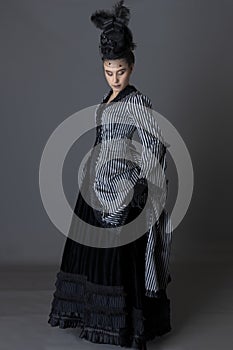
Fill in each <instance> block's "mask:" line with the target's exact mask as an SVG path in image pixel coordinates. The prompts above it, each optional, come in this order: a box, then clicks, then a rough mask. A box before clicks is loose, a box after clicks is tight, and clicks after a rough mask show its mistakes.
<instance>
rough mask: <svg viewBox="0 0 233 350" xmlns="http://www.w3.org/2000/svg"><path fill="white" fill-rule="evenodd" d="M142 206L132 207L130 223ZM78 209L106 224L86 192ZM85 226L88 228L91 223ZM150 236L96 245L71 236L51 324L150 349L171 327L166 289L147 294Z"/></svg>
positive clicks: (58, 279)
mask: <svg viewBox="0 0 233 350" xmlns="http://www.w3.org/2000/svg"><path fill="white" fill-rule="evenodd" d="M140 210H141V209H139V208H137V207H135V206H134V207H132V208H131V209H130V211H129V216H128V218H127V222H129V221H131V220H133V219H134V218H135V217H137V215H139V213H140ZM74 212H75V214H76V215H78V216H79V217H80V218H81V219H82V220H83V221H85V222H87V223H88V224H91V225H94V226H97V227H100V226H101V225H100V223H99V221H97V220H96V217H95V215H94V212H93V208H91V207H90V206H89V205H88V204H87V203H86V202H85V200H84V198H83V197H82V195H81V193H80V192H79V194H78V198H77V201H76V205H75V209H74ZM83 227H85V229H86V230H88V225H86V226H83V225H82V227H80V229H84V228H83ZM77 229H78V228H77ZM147 238H148V237H147V232H145V233H144V234H143V235H142V236H140V238H138V239H136V240H135V241H133V242H130V243H128V244H125V245H122V246H118V247H113V248H96V247H90V246H87V245H83V244H80V243H78V242H77V241H74V240H72V239H71V238H69V237H67V239H66V241H65V245H64V250H63V255H62V261H61V265H60V270H59V271H58V272H57V275H56V280H55V291H54V293H53V298H52V303H51V310H50V314H49V319H48V323H49V324H50V325H51V326H53V327H55V326H58V327H60V328H75V327H78V328H81V331H80V333H79V337H80V338H84V339H86V340H88V341H90V342H93V343H102V344H111V345H118V346H122V347H129V348H134V349H142V348H143V349H145V346H146V345H145V344H146V342H147V341H148V340H153V339H154V338H155V337H156V336H162V335H163V334H165V333H167V332H169V331H170V330H171V323H170V300H169V298H168V297H167V293H166V290H164V289H161V290H159V292H158V294H157V297H153V298H152V297H147V296H145V250H146V243H147ZM143 346H144V347H143Z"/></svg>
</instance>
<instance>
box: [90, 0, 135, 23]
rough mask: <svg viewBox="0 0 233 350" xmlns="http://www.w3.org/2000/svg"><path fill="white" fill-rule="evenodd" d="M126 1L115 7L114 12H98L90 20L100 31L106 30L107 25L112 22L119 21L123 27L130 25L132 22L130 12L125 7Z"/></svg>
mask: <svg viewBox="0 0 233 350" xmlns="http://www.w3.org/2000/svg"><path fill="white" fill-rule="evenodd" d="M123 3H124V0H120V1H118V2H117V3H116V4H115V5H114V6H113V11H108V10H97V11H95V12H94V13H93V14H92V15H91V17H90V19H91V21H92V22H93V23H94V24H95V26H96V27H97V28H99V29H105V27H106V25H107V24H108V23H110V22H114V21H115V20H117V21H118V22H121V23H122V24H123V25H128V23H129V20H130V10H129V9H128V8H127V7H126V6H123Z"/></svg>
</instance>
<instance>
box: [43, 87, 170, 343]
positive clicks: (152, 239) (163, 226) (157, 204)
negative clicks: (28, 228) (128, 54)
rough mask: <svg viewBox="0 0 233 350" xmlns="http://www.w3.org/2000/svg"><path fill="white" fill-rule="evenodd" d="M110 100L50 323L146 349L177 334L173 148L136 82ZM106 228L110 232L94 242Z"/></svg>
mask: <svg viewBox="0 0 233 350" xmlns="http://www.w3.org/2000/svg"><path fill="white" fill-rule="evenodd" d="M111 94H112V89H110V90H108V91H107V92H106V93H105V94H104V96H103V98H102V100H101V103H100V104H99V105H98V107H97V108H96V110H95V122H96V128H95V131H96V138H95V143H94V147H93V149H92V150H91V153H90V155H89V157H88V159H87V161H86V163H85V165H84V167H83V170H82V177H81V186H80V188H79V189H80V191H79V192H78V197H77V200H76V204H75V208H74V211H73V212H74V218H77V217H78V218H79V220H75V219H74V220H73V221H72V223H71V226H70V232H69V235H68V236H67V239H66V241H65V246H64V251H63V256H62V261H61V265H60V270H59V271H58V272H57V274H56V282H55V291H54V293H53V297H52V303H51V311H50V314H49V319H48V323H50V325H51V326H53V327H54V326H58V327H60V328H71V327H73V328H75V327H78V328H81V331H80V334H79V337H80V338H84V339H86V340H88V341H90V342H93V343H102V344H112V345H118V346H122V347H129V348H135V349H142V348H143V349H145V347H146V345H145V344H146V342H147V341H148V340H152V339H154V338H155V337H156V336H162V335H163V334H165V333H167V332H169V331H170V330H171V323H170V299H169V298H168V296H167V292H166V287H167V285H168V283H169V282H170V281H171V276H170V271H169V257H170V249H171V240H172V239H171V238H172V225H171V220H170V216H169V213H168V212H167V210H166V209H165V208H164V203H165V201H166V198H167V188H168V180H167V179H166V177H164V176H162V175H163V174H164V171H165V169H166V166H167V163H166V148H167V147H169V146H170V145H169V144H168V143H166V142H165V140H164V138H163V136H162V133H161V130H160V128H159V126H158V123H157V122H156V118H155V115H154V114H153V110H152V104H151V101H150V99H149V97H147V96H146V95H144V94H143V93H141V92H140V91H139V90H138V89H137V88H136V87H135V86H134V85H130V84H128V85H127V86H126V87H125V88H124V89H122V90H121V91H120V92H119V93H118V95H117V96H116V97H115V98H114V99H113V100H111V102H109V103H107V102H108V100H109V98H110V96H111ZM135 132H136V136H138V139H139V142H138V143H137V142H136V144H139V146H141V150H140V151H138V149H137V147H136V146H135V142H133V135H135ZM161 174H162V175H161ZM129 195H130V196H129ZM126 199H127V200H126ZM139 215H141V216H140V220H138V218H139ZM134 222H135V224H134ZM129 223H130V224H131V226H127V224H129ZM125 227H126V228H127V227H130V228H129V229H125ZM100 229H103V232H105V233H106V232H107V234H108V235H106V236H103V237H102V240H101V239H100V241H98V238H100V235H101V232H102V231H101V232H100ZM95 230H96V231H95ZM108 230H109V231H108ZM90 237H94V239H93V241H92V242H90V240H91V239H90ZM87 238H88V239H87ZM85 239H87V240H86V241H85ZM88 240H89V241H88ZM93 242H95V244H94V243H93ZM98 244H99V245H98ZM143 346H144V347H143Z"/></svg>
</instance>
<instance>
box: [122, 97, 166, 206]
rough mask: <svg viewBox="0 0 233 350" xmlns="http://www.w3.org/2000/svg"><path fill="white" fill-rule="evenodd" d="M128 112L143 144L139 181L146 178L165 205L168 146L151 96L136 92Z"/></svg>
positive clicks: (156, 195) (154, 193) (154, 194)
mask: <svg viewBox="0 0 233 350" xmlns="http://www.w3.org/2000/svg"><path fill="white" fill-rule="evenodd" d="M128 112H129V115H130V116H131V120H132V123H133V124H134V125H135V127H136V130H137V132H138V136H139V138H140V141H141V144H142V151H141V158H140V160H139V164H138V165H139V167H140V173H139V183H140V179H141V181H142V182H144V180H145V179H146V180H147V181H149V182H150V185H151V186H152V188H151V189H153V195H152V197H153V198H154V199H155V198H156V199H158V198H159V199H160V202H161V204H162V205H163V206H164V205H165V201H166V193H167V183H168V181H167V180H166V178H165V169H166V167H167V164H166V148H167V147H168V146H169V144H168V143H166V142H165V140H164V138H163V135H162V132H161V129H160V128H159V126H158V123H157V122H156V118H155V116H154V114H153V111H152V103H151V100H150V99H149V97H147V96H146V95H143V94H135V95H133V97H132V99H131V100H130V101H129V103H128Z"/></svg>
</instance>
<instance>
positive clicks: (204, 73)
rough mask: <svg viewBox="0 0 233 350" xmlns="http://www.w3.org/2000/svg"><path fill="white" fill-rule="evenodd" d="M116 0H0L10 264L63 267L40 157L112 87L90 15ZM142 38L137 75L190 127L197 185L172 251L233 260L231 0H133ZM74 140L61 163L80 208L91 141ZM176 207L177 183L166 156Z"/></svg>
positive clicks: (163, 108)
mask: <svg viewBox="0 0 233 350" xmlns="http://www.w3.org/2000/svg"><path fill="white" fill-rule="evenodd" d="M113 3H114V2H109V1H97V2H93V1H84V0H83V1H81V0H76V1H75V0H70V1H56V0H49V1H48V0H46V1H33V0H30V1H25V0H21V1H12V0H10V1H9V0H7V1H3V0H1V1H0V16H1V20H0V26H1V32H0V35H1V55H0V60H1V65H0V69H1V79H0V86H1V145H2V147H1V159H2V169H1V179H2V180H1V183H2V190H1V245H0V250H1V254H0V262H1V263H2V264H4V265H5V264H16V265H17V264H42V265H47V264H59V259H60V257H61V253H62V247H63V244H64V241H65V236H64V235H63V234H62V233H60V232H59V231H58V230H57V228H56V227H55V226H54V225H53V224H52V222H51V221H50V219H49V217H48V216H47V213H46V211H45V210H44V208H43V203H42V201H41V197H40V192H39V185H38V176H39V163H40V158H41V155H42V152H43V149H44V146H45V144H46V142H47V139H48V138H49V136H50V135H51V133H52V132H53V131H54V129H55V128H56V127H57V126H58V125H59V124H60V123H62V122H63V120H65V119H66V118H67V117H69V116H70V115H72V114H73V113H75V112H77V111H79V110H81V109H83V108H86V107H88V106H92V105H96V104H98V103H99V101H100V99H101V98H102V96H103V94H104V92H105V91H106V90H107V89H108V88H109V87H108V85H107V83H106V81H105V78H104V74H103V70H102V64H101V60H100V57H99V53H98V40H99V34H100V31H99V30H98V29H96V28H95V27H94V25H93V24H92V23H91V22H90V20H89V16H90V14H91V13H92V12H93V11H94V10H95V9H97V8H110V7H111V6H112V4H113ZM126 4H127V5H128V6H129V7H130V8H131V14H132V18H131V21H130V28H131V29H132V31H133V33H134V39H135V41H136V43H137V45H138V47H137V48H136V51H135V55H136V65H135V70H134V73H133V75H132V77H131V82H132V83H133V84H135V86H136V87H137V88H138V89H140V90H141V91H143V92H144V93H146V94H148V96H149V97H150V98H151V100H152V103H153V108H154V109H155V110H157V111H158V112H159V113H161V114H162V115H163V116H165V117H166V118H167V119H168V120H169V121H170V122H171V123H172V124H173V125H174V126H175V128H176V129H177V130H178V132H179V133H180V134H181V136H182V138H183V140H184V142H185V144H186V146H187V148H188V150H189V152H190V156H191V159H192V163H193V169H194V192H193V197H192V201H191V204H190V206H189V208H188V211H187V213H186V215H185V217H184V219H183V221H182V222H181V224H180V225H179V226H178V227H177V228H176V229H175V231H174V234H173V247H172V259H173V260H176V261H178V260H179V261H184V260H186V259H188V260H190V259H191V260H195V261H196V260H197V261H201V260H205V261H210V260H211V261H212V260H213V261H218V260H221V259H231V257H232V241H233V238H232V232H231V227H230V224H231V218H232V215H231V207H232V206H231V191H230V188H231V180H232V178H233V177H232V162H231V157H230V152H229V151H230V150H231V149H232V147H231V146H232V125H233V122H232V91H233V89H232V88H233V84H232V81H233V74H232V73H233V68H232V62H233V60H232V58H233V57H232V56H233V48H232V32H233V24H232V16H231V13H232V10H233V3H232V1H226V0H225V1H213V0H211V1H200V0H195V1H191V0H189V1H184V0H183V1H182V0H177V1H176V0H166V1H162V0H161V1H143V2H142V1H130V0H129V1H127V3H126ZM93 139H94V133H93V138H92V139H90V142H89V144H87V142H83V141H80V143H79V144H78V146H77V145H76V144H75V145H74V146H73V147H72V149H71V150H70V152H69V154H68V155H67V158H66V161H65V164H64V168H63V185H64V191H65V193H66V196H67V199H68V200H69V203H70V205H71V206H72V207H73V206H74V203H75V199H76V196H77V191H78V185H77V171H78V166H79V163H80V162H81V160H82V157H83V156H84V155H85V153H86V152H87V151H88V150H89V149H90V147H91V146H92V144H93ZM167 176H168V179H169V196H168V197H169V198H168V203H167V208H168V209H169V210H170V211H171V210H172V208H173V205H174V202H175V199H176V195H177V190H178V183H177V174H176V169H175V165H174V162H173V160H172V159H171V157H170V156H169V154H168V169H167Z"/></svg>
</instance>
